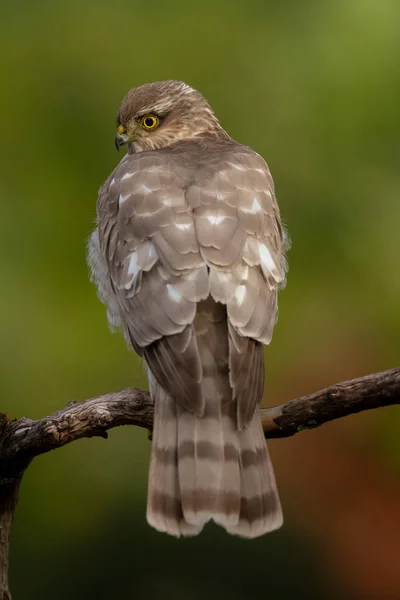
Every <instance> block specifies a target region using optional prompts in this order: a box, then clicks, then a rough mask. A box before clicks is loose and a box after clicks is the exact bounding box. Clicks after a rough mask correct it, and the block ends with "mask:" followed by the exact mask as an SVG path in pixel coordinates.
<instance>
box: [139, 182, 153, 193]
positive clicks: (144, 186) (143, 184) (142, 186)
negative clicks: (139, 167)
mask: <svg viewBox="0 0 400 600" xmlns="http://www.w3.org/2000/svg"><path fill="white" fill-rule="evenodd" d="M139 191H140V192H142V194H148V193H149V192H152V191H153V190H152V189H151V188H149V186H147V185H146V184H145V183H142V185H141V186H140V188H139Z"/></svg>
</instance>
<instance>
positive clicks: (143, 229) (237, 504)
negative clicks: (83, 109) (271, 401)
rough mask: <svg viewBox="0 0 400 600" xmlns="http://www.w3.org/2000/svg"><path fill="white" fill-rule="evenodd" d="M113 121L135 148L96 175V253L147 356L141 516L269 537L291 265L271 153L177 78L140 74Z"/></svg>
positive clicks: (106, 293)
mask: <svg viewBox="0 0 400 600" xmlns="http://www.w3.org/2000/svg"><path fill="white" fill-rule="evenodd" d="M117 120H118V123H117V126H118V130H117V134H116V137H115V144H116V147H117V149H119V148H120V146H122V145H126V146H127V153H126V154H125V156H124V157H123V158H122V160H121V162H120V163H119V165H118V166H117V168H116V169H115V170H114V171H113V172H112V173H111V175H110V177H109V178H108V179H107V180H106V182H105V183H104V185H103V186H102V187H101V188H100V191H99V196H98V201H97V227H96V229H95V231H94V232H93V234H92V235H91V237H90V240H89V244H88V262H89V265H90V268H91V271H92V276H93V279H94V280H95V282H96V284H97V288H98V294H99V297H100V299H101V300H102V301H103V302H104V303H105V304H106V305H107V313H108V321H109V324H110V326H111V327H112V328H116V327H122V329H123V331H124V334H125V337H126V339H127V341H128V343H129V345H131V346H132V347H133V348H134V350H135V351H136V352H137V354H138V355H139V356H141V357H143V359H144V362H145V364H146V367H147V371H148V378H149V387H150V393H151V397H152V399H153V400H154V411H155V412H154V431H153V441H152V452H151V461H150V471H149V485H148V500H147V520H148V522H149V523H150V525H152V526H153V527H155V528H156V529H158V530H159V531H164V532H167V533H169V534H171V535H175V536H180V535H195V534H197V533H199V532H200V531H201V530H202V528H203V526H204V524H205V523H206V522H207V521H209V520H211V519H213V520H214V521H215V522H216V523H218V524H219V525H222V526H223V527H224V528H225V529H226V530H227V531H228V532H229V533H232V534H237V535H240V536H243V537H248V538H253V537H256V536H260V535H262V534H264V533H266V532H268V531H272V530H274V529H276V528H278V527H280V525H281V524H282V511H281V506H280V501H279V496H278V492H277V487H276V483H275V476H274V472H273V468H272V465H271V462H270V458H269V455H268V452H267V447H266V444H265V439H264V435H263V430H262V425H261V420H260V416H259V410H258V403H259V402H260V400H261V397H262V394H263V387H264V355H263V344H269V342H270V340H271V336H272V331H273V328H274V324H275V321H276V318H277V293H278V288H279V287H281V286H282V285H283V283H284V281H285V270H286V262H285V258H284V250H285V233H284V231H283V229H282V226H281V221H280V214H279V209H278V205H277V202H276V199H275V193H274V184H273V181H272V178H271V175H270V172H269V169H268V166H267V164H266V163H265V161H264V159H263V158H262V157H261V156H260V155H258V154H257V153H256V152H255V151H254V150H252V149H251V148H249V147H247V146H244V145H242V144H239V143H238V142H236V141H235V140H233V139H232V138H231V137H230V136H229V135H228V134H227V133H226V132H225V131H224V129H223V128H222V127H221V125H220V124H219V122H218V120H217V118H216V116H215V114H214V112H213V111H212V109H211V107H210V105H209V104H208V102H207V101H206V100H205V99H204V97H203V96H202V95H201V94H200V93H199V92H198V91H196V90H195V89H193V88H191V87H190V86H188V85H187V84H185V83H183V82H180V81H161V82H155V83H150V84H145V85H142V86H140V87H138V88H135V89H132V90H131V91H130V92H129V93H128V94H127V96H126V97H125V99H124V100H123V101H122V104H121V106H120V109H119V112H118V119H117Z"/></svg>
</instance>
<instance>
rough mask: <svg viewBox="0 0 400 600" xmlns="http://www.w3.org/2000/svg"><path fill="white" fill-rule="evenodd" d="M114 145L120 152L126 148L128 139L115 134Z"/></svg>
mask: <svg viewBox="0 0 400 600" xmlns="http://www.w3.org/2000/svg"><path fill="white" fill-rule="evenodd" d="M114 143H115V147H116V149H117V150H119V149H120V148H121V146H124V144H126V143H127V140H126V137H125V136H124V135H121V134H119V133H118V132H117V133H116V134H115V139H114Z"/></svg>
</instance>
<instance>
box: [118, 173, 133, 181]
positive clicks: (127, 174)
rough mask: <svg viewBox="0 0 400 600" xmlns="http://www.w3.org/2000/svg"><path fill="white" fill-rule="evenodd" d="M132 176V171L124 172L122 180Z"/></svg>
mask: <svg viewBox="0 0 400 600" xmlns="http://www.w3.org/2000/svg"><path fill="white" fill-rule="evenodd" d="M132 176H133V173H132V171H128V172H127V173H124V175H122V177H121V181H125V180H126V179H130V178H131V177H132Z"/></svg>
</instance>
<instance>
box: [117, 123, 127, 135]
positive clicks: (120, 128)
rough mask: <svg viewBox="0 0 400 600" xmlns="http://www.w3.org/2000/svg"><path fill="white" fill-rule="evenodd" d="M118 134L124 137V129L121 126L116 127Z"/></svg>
mask: <svg viewBox="0 0 400 600" xmlns="http://www.w3.org/2000/svg"><path fill="white" fill-rule="evenodd" d="M118 133H119V135H124V133H126V129H125V127H124V126H123V125H120V126H119V127H118Z"/></svg>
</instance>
